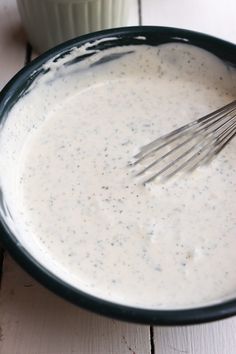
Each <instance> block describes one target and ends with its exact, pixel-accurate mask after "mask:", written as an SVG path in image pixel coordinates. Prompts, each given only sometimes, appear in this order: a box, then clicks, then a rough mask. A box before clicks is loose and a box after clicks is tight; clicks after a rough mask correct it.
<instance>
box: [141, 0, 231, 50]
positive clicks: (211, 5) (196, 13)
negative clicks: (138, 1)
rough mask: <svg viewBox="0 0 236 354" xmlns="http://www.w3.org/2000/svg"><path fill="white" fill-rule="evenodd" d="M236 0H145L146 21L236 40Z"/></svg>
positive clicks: (144, 14) (143, 12)
mask: <svg viewBox="0 0 236 354" xmlns="http://www.w3.org/2000/svg"><path fill="white" fill-rule="evenodd" d="M235 14H236V1H235V0H224V1H215V0H191V1H190V0H178V1H177V0H176V1H174V0H142V18H143V24H144V25H158V26H172V27H181V28H186V29H191V30H195V31H199V32H205V33H208V34H211V35H213V36H217V37H221V38H224V39H226V40H229V41H231V42H234V43H236V26H235Z"/></svg>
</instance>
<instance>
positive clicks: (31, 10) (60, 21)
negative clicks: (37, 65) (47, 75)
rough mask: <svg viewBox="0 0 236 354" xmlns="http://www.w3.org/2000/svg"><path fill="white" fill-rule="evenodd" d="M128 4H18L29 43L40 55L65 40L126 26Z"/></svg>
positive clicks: (90, 0)
mask: <svg viewBox="0 0 236 354" xmlns="http://www.w3.org/2000/svg"><path fill="white" fill-rule="evenodd" d="M129 3H130V0H17V5H18V9H19V12H20V16H21V19H22V23H23V25H24V27H25V30H26V33H27V35H28V39H29V41H30V43H31V45H32V46H33V48H34V49H35V50H36V51H37V52H38V53H42V52H44V51H45V50H47V49H49V48H52V47H54V46H55V45H57V44H59V43H61V42H64V41H66V40H68V39H71V38H74V37H77V36H80V35H82V34H86V33H89V32H94V31H99V30H102V29H106V28H113V27H120V26H125V25H126V24H127V19H128V10H129Z"/></svg>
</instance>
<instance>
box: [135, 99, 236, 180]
mask: <svg viewBox="0 0 236 354" xmlns="http://www.w3.org/2000/svg"><path fill="white" fill-rule="evenodd" d="M235 134H236V100H234V101H233V102H231V103H230V104H228V105H226V106H224V107H222V108H220V109H218V110H216V111H214V112H212V113H210V114H208V115H206V116H204V117H202V118H199V119H197V120H195V121H193V122H191V123H189V124H186V125H184V126H182V127H180V128H178V129H176V130H174V131H172V132H171V133H169V134H166V135H164V136H162V137H160V138H158V139H156V140H154V141H153V142H151V143H149V144H147V145H145V146H143V147H142V148H141V149H140V152H139V153H138V154H137V155H135V156H134V157H133V159H132V161H131V162H130V163H129V165H131V166H136V167H138V168H140V169H139V170H138V172H136V174H135V175H136V176H143V177H144V182H143V183H144V184H146V183H149V182H151V181H153V180H154V179H156V178H162V179H163V178H164V179H168V178H170V177H172V176H174V175H175V174H177V173H178V172H180V171H183V170H184V171H191V170H193V169H195V168H196V167H198V166H199V165H202V164H204V163H207V162H209V161H210V160H211V159H212V158H213V157H214V156H216V155H217V154H218V153H219V152H220V151H221V150H222V149H223V147H224V146H225V145H226V144H227V143H228V142H229V141H230V140H231V139H232V138H233V136H234V135H235Z"/></svg>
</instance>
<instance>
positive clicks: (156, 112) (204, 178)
mask: <svg viewBox="0 0 236 354" xmlns="http://www.w3.org/2000/svg"><path fill="white" fill-rule="evenodd" d="M130 51H132V53H129V54H126V55H124V56H122V57H120V58H116V59H114V60H112V61H110V62H105V63H103V64H99V65H98V64H97V65H92V66H91V67H90V69H89V70H86V69H87V66H88V65H90V64H94V63H96V62H97V61H98V60H99V59H100V58H102V57H103V55H104V54H103V53H97V54H95V55H94V56H93V57H91V58H89V59H87V60H86V61H84V62H80V63H77V64H74V65H71V66H64V67H63V68H62V69H60V65H61V63H60V60H59V61H58V62H57V63H52V62H51V63H49V64H47V66H46V67H47V68H51V69H52V70H51V71H50V72H49V73H48V74H45V75H44V76H39V78H38V79H36V81H35V83H34V85H33V89H32V90H31V91H30V92H29V93H28V94H27V95H25V96H24V97H23V98H22V99H21V100H19V102H18V103H17V104H16V105H15V106H14V108H13V109H12V110H11V111H10V113H9V115H8V119H7V121H6V123H5V125H4V126H3V128H2V132H1V141H0V149H1V160H0V168H1V171H4V172H5V173H3V172H1V175H2V176H1V186H2V189H3V193H4V195H5V201H6V203H7V205H8V208H9V210H10V212H11V215H12V219H13V221H14V225H15V226H14V228H15V233H17V237H18V240H19V242H20V244H22V246H23V247H25V248H26V249H27V250H29V251H30V252H31V253H32V254H33V256H34V257H35V258H36V259H37V260H38V261H40V262H41V263H42V264H43V265H44V266H46V267H47V268H49V269H50V270H51V271H52V272H53V273H54V274H56V275H58V276H59V277H61V278H62V279H64V280H65V281H66V282H68V283H70V284H72V285H74V286H75V287H77V288H79V289H81V290H83V291H86V292H89V293H91V294H92V295H95V296H99V297H101V298H103V299H107V300H111V301H114V302H117V303H122V304H126V305H133V306H138V307H143V308H168V309H169V308H182V307H196V306H200V305H206V304H209V303H215V302H219V301H222V300H223V299H226V298H232V297H235V295H236V260H235V249H236V218H235V210H236V179H235V173H236V158H235V153H236V139H235V140H232V141H231V143H230V144H229V145H228V146H227V147H226V148H225V149H224V150H223V151H222V152H221V154H220V155H219V156H218V157H217V158H216V159H215V160H214V161H213V162H212V163H211V164H210V165H209V166H204V167H201V168H199V169H197V170H196V171H195V172H194V173H193V174H190V175H184V176H181V177H177V178H175V179H172V180H170V181H168V183H165V184H158V183H156V182H153V183H150V184H148V185H147V186H145V187H144V186H143V185H142V184H141V183H140V182H139V180H137V179H136V178H134V177H133V175H132V171H131V170H130V169H129V168H128V167H127V163H128V161H129V160H130V158H131V157H132V156H133V155H134V153H135V152H137V151H138V148H139V147H141V146H142V145H144V144H146V143H148V142H150V141H152V140H153V139H155V138H157V137H158V136H160V135H162V134H164V133H167V132H169V131H170V130H172V129H174V128H176V127H178V126H181V125H182V124H184V123H188V122H190V121H192V120H194V119H196V118H198V117H200V116H202V115H204V114H206V113H209V112H211V111H213V110H214V109H216V108H219V107H220V106H222V105H224V104H227V103H229V102H231V101H232V100H233V99H235V97H236V74H235V70H234V69H233V68H231V67H229V66H226V65H225V64H224V63H223V62H222V61H220V60H219V59H218V58H216V57H215V56H213V55H211V54H209V53H207V52H206V51H203V50H201V49H199V48H196V47H192V46H190V45H187V44H167V45H161V46H159V47H149V46H146V45H142V46H130V47H123V48H116V49H109V50H107V51H106V53H123V52H130ZM78 53H79V50H75V51H74V52H73V53H72V54H71V57H73V55H74V57H76V55H78ZM63 60H64V62H67V61H69V60H70V56H69V57H66V58H64V59H63ZM3 167H4V170H3ZM9 225H10V221H9ZM16 225H17V226H16ZM10 227H11V228H13V226H10Z"/></svg>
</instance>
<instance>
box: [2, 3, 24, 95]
mask: <svg viewBox="0 0 236 354" xmlns="http://www.w3.org/2000/svg"><path fill="white" fill-rule="evenodd" d="M25 47H26V39H25V35H24V32H23V30H22V26H21V24H20V18H19V15H18V12H17V9H16V1H15V0H7V1H6V0H4V1H3V0H1V1H0V53H1V55H0V90H1V88H2V87H3V86H4V85H5V84H6V83H7V81H8V80H9V79H10V78H11V77H12V76H13V75H14V74H15V73H16V72H17V71H18V70H19V69H21V68H22V66H23V65H24V60H25Z"/></svg>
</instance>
